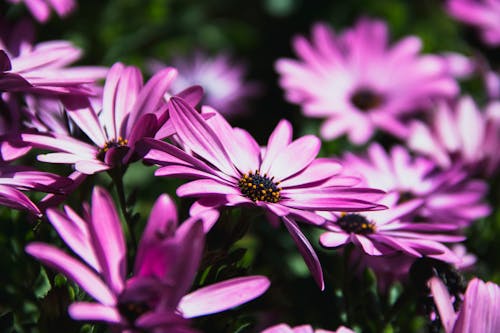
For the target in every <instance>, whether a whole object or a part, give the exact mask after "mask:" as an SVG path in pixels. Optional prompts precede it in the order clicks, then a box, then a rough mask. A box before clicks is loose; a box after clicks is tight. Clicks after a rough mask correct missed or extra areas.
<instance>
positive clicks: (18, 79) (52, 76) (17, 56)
mask: <svg viewBox="0 0 500 333" xmlns="http://www.w3.org/2000/svg"><path fill="white" fill-rule="evenodd" d="M33 35H34V33H33V26H32V25H31V24H29V22H27V21H20V22H19V23H17V24H15V25H9V24H7V22H6V21H4V20H3V19H2V18H0V91H10V92H29V93H37V94H45V95H46V94H50V95H64V96H75V95H76V96H82V95H83V96H88V95H92V94H93V93H94V91H93V88H92V85H93V84H94V82H95V81H96V80H98V79H101V78H103V77H104V76H105V75H106V72H107V68H104V67H97V66H94V67H93V66H81V67H68V65H70V64H71V63H73V62H75V61H77V60H78V59H80V57H81V55H82V51H81V50H80V49H79V48H77V47H75V46H74V45H73V44H72V43H70V42H68V41H62V40H56V41H47V42H42V43H38V44H35V45H33Z"/></svg>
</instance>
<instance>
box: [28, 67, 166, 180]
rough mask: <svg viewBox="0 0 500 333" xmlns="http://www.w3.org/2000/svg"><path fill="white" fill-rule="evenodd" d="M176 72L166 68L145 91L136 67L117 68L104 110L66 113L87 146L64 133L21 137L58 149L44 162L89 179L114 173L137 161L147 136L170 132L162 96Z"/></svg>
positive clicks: (105, 94) (42, 158)
mask: <svg viewBox="0 0 500 333" xmlns="http://www.w3.org/2000/svg"><path fill="white" fill-rule="evenodd" d="M175 75H176V70H175V69H173V68H166V69H164V70H163V71H161V72H158V73H157V74H156V75H154V76H153V77H152V78H151V79H150V80H149V81H148V82H147V83H146V84H145V85H144V86H143V79H142V75H141V73H140V71H139V69H138V68H136V67H125V66H124V65H123V64H121V63H116V64H115V65H113V67H112V68H111V69H110V71H109V73H108V76H107V78H106V83H105V86H104V92H103V97H102V110H95V109H94V107H93V106H92V105H90V106H88V107H86V108H83V109H77V110H71V111H67V115H68V116H69V118H71V120H72V121H73V122H74V124H75V125H76V126H77V127H78V128H79V129H80V130H81V131H82V132H83V133H85V134H86V136H87V137H88V138H89V139H90V141H91V142H90V143H88V141H84V140H81V139H78V138H75V137H72V136H70V135H68V134H64V133H56V132H53V133H47V134H31V133H24V134H22V139H23V140H24V141H25V142H27V143H30V144H31V145H33V146H35V147H40V148H45V149H50V150H55V151H56V152H55V153H48V154H44V155H39V156H38V159H39V160H40V161H44V162H49V163H65V164H73V165H74V166H75V169H76V170H77V171H79V172H82V173H85V174H93V173H96V172H100V171H104V170H108V169H111V168H113V167H115V166H117V165H121V164H124V165H126V164H127V163H129V162H130V161H131V160H132V159H133V158H136V156H135V155H134V154H135V152H136V151H135V144H136V142H137V141H138V140H140V139H142V138H144V137H147V136H149V137H154V136H155V135H157V133H158V132H160V131H163V132H165V133H167V132H168V130H165V128H166V127H169V126H168V124H167V123H166V120H167V118H168V113H167V109H166V102H165V100H164V99H163V95H164V94H165V92H166V90H167V89H168V87H169V86H170V83H171V82H172V80H173V79H174V78H175Z"/></svg>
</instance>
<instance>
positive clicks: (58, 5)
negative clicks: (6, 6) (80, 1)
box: [7, 0, 77, 23]
mask: <svg viewBox="0 0 500 333" xmlns="http://www.w3.org/2000/svg"><path fill="white" fill-rule="evenodd" d="M7 1H8V2H10V3H15V4H18V3H21V2H24V4H25V5H26V7H28V9H29V11H30V12H31V14H32V15H33V17H35V19H36V20H37V21H38V22H40V23H46V22H47V21H48V20H49V18H50V11H51V9H54V11H55V12H56V13H57V15H59V16H60V17H66V16H68V15H69V14H70V13H71V12H73V11H74V10H75V9H76V6H77V3H76V1H75V0H7Z"/></svg>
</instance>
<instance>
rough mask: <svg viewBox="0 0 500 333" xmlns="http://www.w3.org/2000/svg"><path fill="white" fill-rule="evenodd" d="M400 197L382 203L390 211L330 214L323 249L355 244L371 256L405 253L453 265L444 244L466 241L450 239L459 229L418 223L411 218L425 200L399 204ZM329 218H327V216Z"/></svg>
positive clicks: (458, 237) (392, 196) (322, 239)
mask: <svg viewBox="0 0 500 333" xmlns="http://www.w3.org/2000/svg"><path fill="white" fill-rule="evenodd" d="M398 200H399V196H398V194H397V193H395V192H392V193H389V194H387V195H386V197H385V198H383V199H382V200H380V201H379V203H381V204H384V205H385V206H387V207H389V208H388V209H387V210H383V211H372V212H363V213H347V214H346V213H342V214H335V213H333V214H332V213H330V215H331V216H330V217H329V218H328V219H327V220H328V222H327V223H325V224H324V225H323V227H324V228H325V229H326V230H327V232H325V233H323V234H322V235H321V236H320V244H321V245H322V246H324V247H328V248H330V247H333V248H336V247H339V246H343V245H345V244H347V243H353V244H354V245H356V246H357V247H359V248H360V249H361V250H362V251H364V253H365V254H367V255H370V256H387V255H393V254H395V253H396V252H403V253H405V254H407V255H410V256H413V257H417V258H418V257H422V256H428V257H434V256H438V257H439V259H441V260H444V261H448V262H454V261H456V260H457V258H456V257H455V255H454V254H453V252H452V251H450V250H449V249H448V248H447V247H446V246H444V245H443V244H442V243H443V242H457V241H462V240H464V238H465V237H463V236H457V235H451V234H450V232H453V231H455V230H456V228H457V227H456V226H453V225H450V224H446V223H445V224H437V223H417V222H415V221H413V219H412V218H409V217H408V214H411V213H412V212H414V211H415V209H416V208H417V207H419V206H420V205H422V203H423V200H422V199H413V200H409V201H406V202H404V203H400V204H397V202H398ZM325 216H326V214H325Z"/></svg>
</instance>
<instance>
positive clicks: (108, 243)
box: [89, 187, 127, 294]
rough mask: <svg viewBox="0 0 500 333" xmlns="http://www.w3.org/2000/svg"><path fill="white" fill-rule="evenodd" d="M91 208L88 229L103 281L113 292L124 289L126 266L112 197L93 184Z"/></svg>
mask: <svg viewBox="0 0 500 333" xmlns="http://www.w3.org/2000/svg"><path fill="white" fill-rule="evenodd" d="M91 208H92V212H91V214H92V215H91V216H92V219H91V223H90V225H89V229H90V233H91V235H92V240H93V245H94V250H95V252H96V255H97V258H98V259H99V264H100V266H101V269H102V274H103V276H104V278H105V280H106V282H107V283H108V284H109V285H110V287H111V289H112V290H113V291H114V292H115V294H119V293H120V292H121V291H122V290H123V287H124V281H125V274H126V270H127V269H126V260H127V258H126V252H125V251H126V250H125V239H124V236H123V231H122V225H121V223H120V219H119V218H118V214H117V212H116V209H115V206H114V203H113V200H112V199H111V197H110V195H109V194H108V193H107V192H106V191H105V190H104V189H102V188H100V187H95V188H94V191H93V193H92V207H91Z"/></svg>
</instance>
